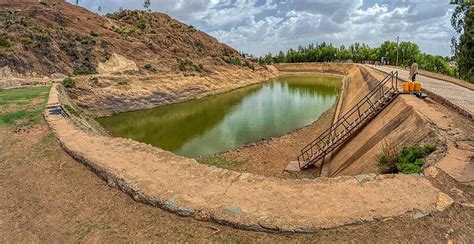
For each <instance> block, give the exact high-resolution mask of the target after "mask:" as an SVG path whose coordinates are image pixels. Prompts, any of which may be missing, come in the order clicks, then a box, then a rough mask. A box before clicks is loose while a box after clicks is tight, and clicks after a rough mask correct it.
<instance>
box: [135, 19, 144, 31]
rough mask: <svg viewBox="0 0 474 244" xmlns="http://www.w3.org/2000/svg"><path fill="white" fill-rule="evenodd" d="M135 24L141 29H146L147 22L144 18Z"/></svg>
mask: <svg viewBox="0 0 474 244" xmlns="http://www.w3.org/2000/svg"><path fill="white" fill-rule="evenodd" d="M135 26H136V27H137V28H139V29H140V30H144V29H146V23H145V21H143V20H138V21H137V22H135Z"/></svg>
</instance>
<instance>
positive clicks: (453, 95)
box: [370, 66, 474, 118]
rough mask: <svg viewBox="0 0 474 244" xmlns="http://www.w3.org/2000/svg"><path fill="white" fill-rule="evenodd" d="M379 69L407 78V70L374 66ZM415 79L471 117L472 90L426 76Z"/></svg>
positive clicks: (473, 100)
mask: <svg viewBox="0 0 474 244" xmlns="http://www.w3.org/2000/svg"><path fill="white" fill-rule="evenodd" d="M370 67H372V68H375V69H378V70H380V71H383V72H386V73H389V72H392V71H398V73H399V77H400V78H401V79H404V80H408V74H409V72H408V71H407V70H402V69H395V68H392V67H387V66H383V67H374V66H370ZM417 80H418V81H420V82H421V83H422V86H423V88H424V89H425V90H427V91H428V92H431V93H433V94H435V95H437V96H439V97H441V98H443V99H445V100H447V101H449V102H450V103H452V104H453V105H455V106H456V107H459V108H460V109H461V110H464V111H466V112H468V113H469V114H470V117H471V118H473V115H474V91H472V90H469V89H467V88H465V87H462V86H459V85H456V84H453V83H451V82H447V81H443V80H438V79H434V78H431V77H427V76H422V75H418V76H417Z"/></svg>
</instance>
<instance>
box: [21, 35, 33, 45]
mask: <svg viewBox="0 0 474 244" xmlns="http://www.w3.org/2000/svg"><path fill="white" fill-rule="evenodd" d="M20 43H21V44H23V46H29V45H31V44H33V40H31V39H30V38H29V37H22V38H20Z"/></svg>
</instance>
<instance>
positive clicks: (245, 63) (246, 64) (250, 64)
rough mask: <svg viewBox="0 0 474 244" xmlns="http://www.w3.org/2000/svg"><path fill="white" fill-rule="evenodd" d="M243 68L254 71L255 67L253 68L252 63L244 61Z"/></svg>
mask: <svg viewBox="0 0 474 244" xmlns="http://www.w3.org/2000/svg"><path fill="white" fill-rule="evenodd" d="M244 66H245V67H247V68H249V69H251V70H255V66H253V64H252V63H250V62H249V61H247V60H245V62H244Z"/></svg>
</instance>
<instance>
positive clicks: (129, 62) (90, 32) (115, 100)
mask: <svg viewBox="0 0 474 244" xmlns="http://www.w3.org/2000/svg"><path fill="white" fill-rule="evenodd" d="M0 23H1V24H0V73H1V74H4V75H5V76H9V77H18V76H24V77H31V76H45V75H46V76H49V77H64V76H65V75H70V74H72V75H76V76H77V77H75V78H74V79H75V80H76V81H77V84H76V85H75V86H74V87H71V88H69V90H68V92H69V93H70V95H71V98H72V99H73V101H74V102H75V103H76V104H77V105H79V106H80V107H82V108H85V109H87V110H90V111H93V112H96V113H97V114H100V115H106V114H111V113H116V112H122V111H129V110H134V109H141V108H148V107H154V106H159V105H163V104H168V103H173V102H179V101H182V100H189V99H193V98H198V97H202V96H206V95H210V94H213V93H216V92H223V91H227V90H230V89H235V88H238V87H241V86H244V85H249V84H252V83H256V82H260V81H262V80H266V79H269V78H270V77H272V76H273V74H272V73H271V72H269V71H268V70H267V69H266V68H264V67H262V66H260V65H258V64H257V63H255V62H253V61H251V60H250V59H247V58H244V57H242V56H241V55H240V54H239V53H238V52H237V51H236V50H235V49H233V48H231V47H229V46H227V45H225V44H222V43H219V42H218V41H217V40H216V39H215V38H214V37H211V36H209V35H207V34H206V33H204V32H201V31H199V30H197V29H196V28H194V27H193V26H189V25H186V24H184V23H181V22H179V21H176V20H174V19H172V18H171V17H170V16H168V15H166V14H162V13H148V12H144V11H129V10H124V11H121V12H118V13H113V14H108V15H106V16H100V15H97V14H95V13H92V12H90V11H88V10H86V9H84V8H81V7H77V6H75V5H72V4H69V3H67V2H64V1H59V0H57V1H53V0H51V1H43V3H39V1H37V0H27V1H15V0H11V1H0ZM2 76H3V75H2ZM0 80H1V79H0ZM0 83H1V82H0ZM0 87H2V86H0Z"/></svg>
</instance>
